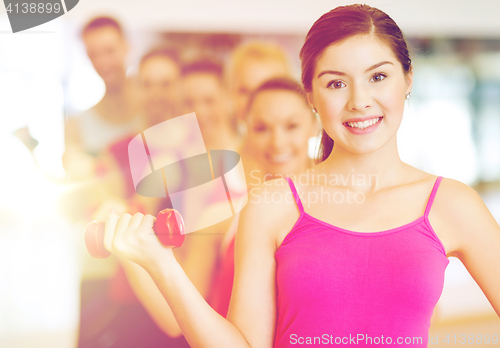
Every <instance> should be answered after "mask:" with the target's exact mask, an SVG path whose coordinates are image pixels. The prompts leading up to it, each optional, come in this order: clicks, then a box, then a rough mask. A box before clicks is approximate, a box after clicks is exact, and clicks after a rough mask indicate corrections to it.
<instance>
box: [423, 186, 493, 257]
mask: <svg viewBox="0 0 500 348" xmlns="http://www.w3.org/2000/svg"><path fill="white" fill-rule="evenodd" d="M429 220H430V221H431V224H433V225H434V226H435V227H436V229H437V230H440V231H441V233H442V235H443V236H445V238H447V240H448V241H449V243H448V244H449V245H450V247H449V250H448V251H449V254H450V256H457V255H458V253H459V252H460V250H461V249H463V247H464V245H465V244H467V243H468V241H469V240H471V239H473V238H477V237H479V235H478V234H479V233H482V231H481V229H483V230H484V228H487V229H489V228H490V227H493V228H495V225H496V226H498V224H497V223H496V221H495V219H494V218H493V216H492V214H491V212H490V211H489V209H488V208H487V206H486V205H485V203H484V202H483V200H482V198H481V196H480V195H479V193H478V192H477V191H476V190H474V189H473V188H472V187H470V186H469V185H467V184H465V183H463V182H461V181H459V180H456V179H452V178H446V177H443V179H442V180H441V183H440V185H439V189H438V190H437V192H436V196H435V199H434V202H433V205H432V209H431V210H430V213H429ZM480 226H483V227H484V228H483V227H480ZM486 226H488V227H486Z"/></svg>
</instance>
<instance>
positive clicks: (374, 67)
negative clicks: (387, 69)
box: [317, 61, 394, 79]
mask: <svg viewBox="0 0 500 348" xmlns="http://www.w3.org/2000/svg"><path fill="white" fill-rule="evenodd" d="M384 64H392V62H389V61H383V62H380V63H377V64H375V65H373V66H371V67H369V68H368V69H366V70H365V73H367V72H368V71H371V70H373V69H376V68H378V67H379V66H382V65H384ZM392 65H394V64H392ZM325 74H332V75H340V76H345V73H344V72H341V71H334V70H325V71H322V72H320V73H319V74H318V77H317V78H318V79H319V78H320V77H321V76H323V75H325Z"/></svg>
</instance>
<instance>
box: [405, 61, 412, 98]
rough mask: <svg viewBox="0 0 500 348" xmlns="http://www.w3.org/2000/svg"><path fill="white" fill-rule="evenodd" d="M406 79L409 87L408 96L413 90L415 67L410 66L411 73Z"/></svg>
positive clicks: (407, 74) (409, 72) (408, 73)
mask: <svg viewBox="0 0 500 348" xmlns="http://www.w3.org/2000/svg"><path fill="white" fill-rule="evenodd" d="M405 79H406V84H407V85H408V88H407V90H406V93H407V94H408V93H409V92H411V90H412V88H413V66H410V71H408V72H407V73H406V76H405Z"/></svg>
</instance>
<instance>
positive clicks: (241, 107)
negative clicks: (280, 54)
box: [231, 59, 288, 119]
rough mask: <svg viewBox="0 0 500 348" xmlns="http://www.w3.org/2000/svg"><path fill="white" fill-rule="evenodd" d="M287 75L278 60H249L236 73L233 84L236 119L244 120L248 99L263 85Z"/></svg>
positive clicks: (286, 71) (285, 69) (285, 68)
mask: <svg viewBox="0 0 500 348" xmlns="http://www.w3.org/2000/svg"><path fill="white" fill-rule="evenodd" d="M287 75H288V70H287V67H286V66H285V65H284V64H283V63H282V62H280V61H278V60H271V59H268V60H258V59H247V60H246V61H245V62H244V63H243V64H242V66H241V68H240V70H239V71H237V72H236V73H235V76H234V77H233V79H234V80H233V82H232V84H231V86H232V87H231V90H232V98H233V108H234V113H235V115H236V117H238V118H239V119H243V118H244V116H245V115H244V114H245V110H246V108H247V103H248V98H249V97H250V94H251V93H252V92H253V91H254V90H255V89H256V88H257V87H259V85H260V84H261V83H263V82H264V81H266V80H268V79H270V78H273V77H277V76H287Z"/></svg>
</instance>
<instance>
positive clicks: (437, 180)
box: [424, 176, 443, 217]
mask: <svg viewBox="0 0 500 348" xmlns="http://www.w3.org/2000/svg"><path fill="white" fill-rule="evenodd" d="M442 179H443V177H442V176H438V177H437V179H436V182H434V186H433V187H432V191H431V195H430V197H429V200H428V201H427V206H426V207H425V213H424V216H425V217H427V216H429V212H430V211H431V206H432V202H434V197H435V196H436V193H437V190H438V187H439V184H440V183H441V180H442Z"/></svg>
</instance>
